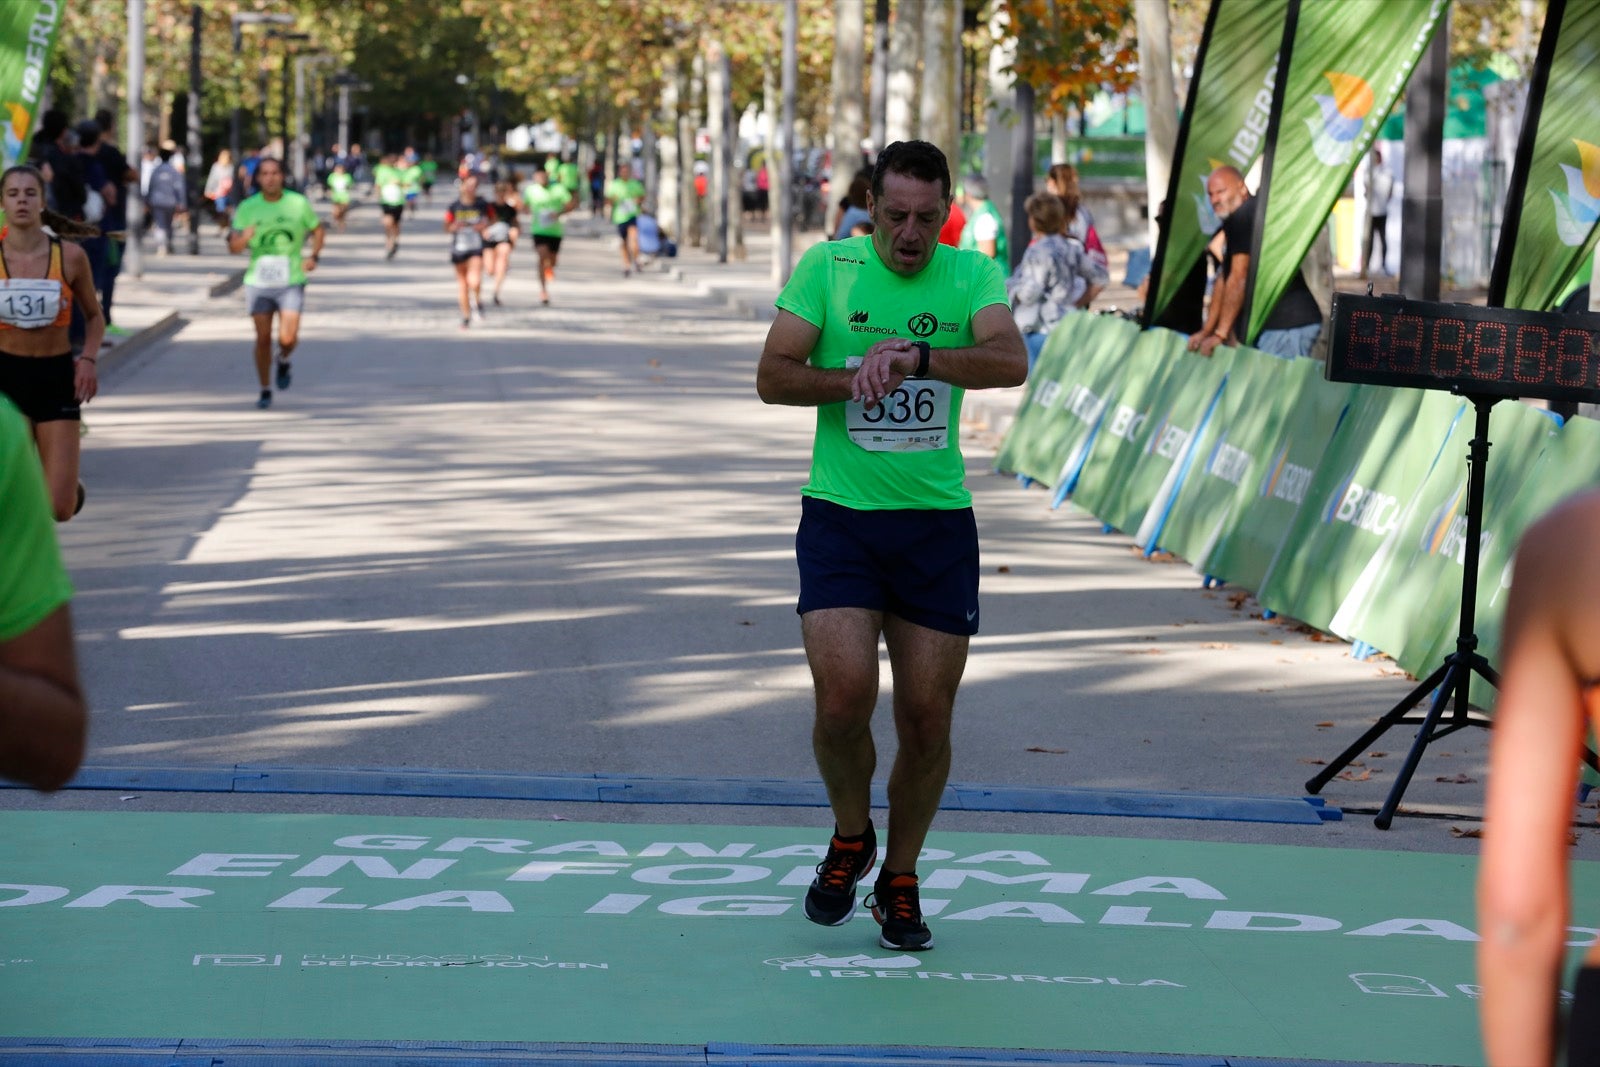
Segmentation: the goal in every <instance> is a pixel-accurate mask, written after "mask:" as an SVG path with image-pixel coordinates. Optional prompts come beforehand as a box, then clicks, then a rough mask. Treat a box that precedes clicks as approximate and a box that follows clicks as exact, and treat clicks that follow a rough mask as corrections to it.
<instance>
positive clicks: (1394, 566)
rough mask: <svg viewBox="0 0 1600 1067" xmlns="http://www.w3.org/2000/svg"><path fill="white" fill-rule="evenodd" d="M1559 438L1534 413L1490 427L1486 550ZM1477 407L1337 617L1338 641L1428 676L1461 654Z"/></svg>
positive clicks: (1548, 421)
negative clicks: (1450, 655)
mask: <svg viewBox="0 0 1600 1067" xmlns="http://www.w3.org/2000/svg"><path fill="white" fill-rule="evenodd" d="M1558 432H1559V427H1558V426H1557V424H1556V421H1555V420H1554V419H1552V418H1550V416H1549V415H1548V414H1547V413H1546V412H1543V411H1540V410H1538V409H1536V408H1532V407H1529V406H1528V405H1526V404H1518V403H1514V402H1513V403H1501V404H1497V405H1495V407H1494V409H1493V412H1492V414H1491V418H1490V425H1489V440H1490V441H1491V442H1493V447H1492V449H1491V451H1490V453H1489V457H1490V458H1489V463H1488V466H1487V469H1486V472H1485V474H1486V480H1485V485H1484V515H1485V518H1486V519H1487V520H1488V521H1486V523H1485V524H1484V527H1483V533H1482V536H1481V539H1480V540H1481V543H1482V544H1483V545H1484V546H1485V547H1487V546H1488V545H1489V544H1490V543H1492V542H1493V541H1495V540H1496V539H1498V538H1500V537H1502V536H1503V532H1502V530H1501V527H1500V526H1499V524H1498V522H1497V521H1496V517H1497V516H1498V515H1499V514H1500V513H1501V512H1502V511H1503V510H1504V509H1505V507H1506V505H1507V504H1508V503H1509V501H1510V499H1511V498H1512V497H1513V496H1515V495H1516V494H1517V492H1518V490H1519V488H1520V487H1521V486H1523V485H1524V484H1525V483H1527V482H1528V481H1529V480H1530V478H1531V477H1532V475H1533V471H1534V468H1535V466H1536V465H1537V464H1538V461H1539V457H1540V455H1541V454H1542V453H1543V452H1544V450H1545V447H1546V446H1547V445H1548V444H1549V443H1550V442H1551V441H1552V440H1553V439H1554V438H1555V436H1556V435H1557V433H1558ZM1472 434H1473V412H1472V410H1471V409H1470V408H1469V409H1468V410H1467V411H1466V412H1465V413H1464V414H1463V416H1462V418H1461V419H1460V420H1458V421H1457V422H1456V425H1455V428H1454V430H1452V432H1451V434H1450V438H1449V440H1448V441H1446V442H1445V446H1444V448H1443V450H1442V451H1441V452H1440V453H1439V461H1438V462H1437V463H1435V464H1434V465H1433V470H1431V471H1430V472H1429V473H1428V477H1427V478H1426V479H1424V480H1423V483H1422V485H1421V487H1419V488H1418V490H1417V493H1416V496H1415V497H1414V498H1413V499H1412V501H1411V504H1410V505H1409V507H1408V508H1407V509H1406V514H1405V516H1404V518H1402V519H1401V521H1400V526H1399V528H1398V529H1397V530H1396V531H1395V533H1394V536H1392V537H1391V538H1390V539H1389V541H1388V542H1387V543H1386V544H1385V545H1384V546H1383V549H1382V550H1381V551H1380V552H1379V553H1378V554H1377V555H1376V556H1375V557H1373V561H1372V563H1371V564H1370V565H1369V566H1368V568H1367V573H1366V574H1365V575H1363V579H1362V581H1361V582H1360V583H1359V585H1358V587H1357V589H1355V590H1354V591H1352V592H1351V594H1350V596H1348V597H1346V599H1345V603H1344V605H1343V606H1341V607H1340V609H1339V613H1338V615H1336V616H1335V617H1334V620H1333V625H1332V629H1333V632H1334V633H1337V634H1343V635H1345V636H1348V637H1352V638H1355V639H1357V640H1360V641H1364V642H1366V643H1367V644H1369V645H1372V646H1373V647H1374V648H1377V649H1381V650H1382V651H1384V652H1387V653H1388V654H1389V655H1390V656H1392V657H1394V660H1395V662H1396V663H1398V664H1399V665H1400V666H1401V667H1403V668H1404V669H1405V670H1407V671H1409V672H1410V673H1412V674H1415V675H1418V676H1422V675H1426V674H1427V673H1428V672H1430V671H1432V670H1433V668H1435V667H1437V666H1438V665H1439V663H1440V662H1443V656H1442V655H1441V656H1440V657H1439V659H1438V660H1437V661H1435V660H1434V659H1433V658H1432V657H1433V655H1434V650H1435V649H1437V648H1439V647H1440V646H1441V645H1446V646H1448V647H1449V648H1450V649H1452V650H1453V649H1454V646H1455V640H1456V633H1457V630H1458V625H1457V624H1458V621H1459V619H1460V615H1461V577H1462V573H1461V572H1462V564H1463V562H1464V561H1465V559H1466V548H1467V539H1466V535H1467V516H1466V510H1467V449H1468V444H1469V442H1470V441H1471V438H1472Z"/></svg>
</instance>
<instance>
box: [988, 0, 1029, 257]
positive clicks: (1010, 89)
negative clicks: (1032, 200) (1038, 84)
mask: <svg viewBox="0 0 1600 1067" xmlns="http://www.w3.org/2000/svg"><path fill="white" fill-rule="evenodd" d="M989 32H990V35H991V36H992V37H993V38H994V40H995V42H996V44H995V46H994V47H993V48H992V49H990V51H989V78H988V86H987V87H986V89H985V92H984V97H985V101H986V103H987V107H986V108H985V109H984V111H985V114H984V127H985V129H984V137H983V176H984V177H985V178H986V179H988V182H989V198H990V199H991V200H992V201H993V202H994V206H995V209H996V210H997V211H999V212H1000V217H1001V218H1002V219H1005V220H1006V231H1007V233H1009V234H1010V235H1011V237H1012V240H1011V242H1010V247H1011V248H1013V249H1015V248H1017V247H1018V245H1019V242H1018V240H1017V235H1018V234H1023V233H1027V232H1028V231H1027V221H1026V216H1023V223H1022V227H1023V228H1022V229H1020V230H1019V229H1017V212H1018V211H1019V210H1020V209H1021V207H1022V201H1023V200H1026V199H1027V197H1028V194H1027V193H1023V194H1022V196H1021V198H1020V199H1019V198H1018V197H1017V195H1016V190H1015V189H1014V188H1013V175H1014V174H1016V170H1017V160H1018V158H1019V153H1020V152H1021V151H1022V148H1021V146H1020V145H1019V144H1018V143H1017V137H1018V135H1019V134H1021V133H1023V132H1024V130H1023V127H1022V125H1021V123H1020V122H1019V120H1020V119H1021V118H1022V114H1021V111H1020V109H1019V108H1018V106H1017V105H1018V104H1019V103H1020V102H1021V101H1020V100H1019V97H1020V95H1021V94H1020V90H1021V88H1022V86H1021V84H1020V83H1019V82H1018V81H1017V79H1016V78H1015V77H1014V76H1013V75H1012V74H1011V72H1010V71H1008V70H1007V69H1006V68H1007V67H1009V66H1010V65H1011V61H1012V60H1013V59H1014V58H1015V57H1016V52H1017V39H1016V37H1015V36H1014V35H1012V34H1011V32H1010V23H1009V20H1008V19H1007V18H1006V13H1005V9H1004V8H1003V7H1001V6H1000V5H998V4H997V5H995V11H994V14H993V15H992V16H991V18H990V20H989ZM1032 103H1033V99H1032V95H1031V94H1030V95H1029V98H1028V104H1029V105H1030V108H1031V105H1032ZM1029 125H1030V127H1031V123H1030V124H1029ZM1029 150H1030V151H1031V150H1032V146H1031V145H1030V146H1029ZM1020 158H1022V159H1031V158H1032V157H1031V156H1020ZM1018 177H1021V178H1026V179H1028V180H1029V183H1030V185H1031V180H1032V172H1031V169H1025V170H1024V171H1023V172H1022V174H1021V175H1018ZM1030 192H1031V189H1030ZM1013 202H1014V203H1013ZM1008 266H1009V264H1008Z"/></svg>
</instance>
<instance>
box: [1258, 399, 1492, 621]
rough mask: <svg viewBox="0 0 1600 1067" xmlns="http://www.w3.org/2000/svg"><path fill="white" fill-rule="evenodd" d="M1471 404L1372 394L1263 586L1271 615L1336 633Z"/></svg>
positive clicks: (1332, 454)
mask: <svg viewBox="0 0 1600 1067" xmlns="http://www.w3.org/2000/svg"><path fill="white" fill-rule="evenodd" d="M1464 404H1465V401H1463V400H1462V399H1461V398H1460V397H1455V396H1451V395H1449V394H1448V393H1440V392H1423V391H1422V390H1417V389H1375V390H1367V391H1363V392H1362V394H1361V400H1360V402H1359V403H1358V404H1357V405H1356V406H1355V407H1354V408H1352V409H1351V417H1350V418H1348V419H1346V420H1345V422H1344V424H1343V425H1342V426H1340V427H1339V432H1338V434H1337V436H1336V438H1335V441H1334V443H1333V445H1332V446H1331V447H1329V449H1328V452H1327V454H1326V455H1325V456H1323V458H1322V466H1321V467H1320V468H1318V470H1317V473H1316V475H1315V476H1314V477H1313V478H1312V482H1311V490H1310V492H1309V493H1308V494H1307V496H1306V500H1305V504H1304V505H1303V506H1302V507H1301V508H1300V512H1299V514H1298V515H1296V516H1295V522H1294V526H1293V528H1292V529H1291V530H1290V531H1289V536H1288V538H1287V539H1286V540H1285V542H1284V544H1283V548H1282V550H1281V551H1280V552H1279V553H1278V558H1277V559H1275V560H1273V563H1272V567H1271V569H1270V570H1269V571H1268V572H1267V577H1266V580H1265V581H1264V582H1262V583H1261V590H1260V593H1259V599H1260V601H1261V603H1262V605H1263V606H1265V607H1267V608H1270V609H1272V610H1273V611H1275V612H1277V613H1278V614H1280V615H1288V616H1291V617H1293V618H1296V619H1299V620H1301V621H1302V622H1306V623H1310V624H1311V625H1312V626H1315V627H1316V628H1317V629H1319V630H1326V629H1328V628H1329V626H1331V625H1332V623H1333V617H1334V615H1335V613H1337V612H1338V610H1339V606H1340V605H1341V604H1343V603H1344V600H1345V597H1346V596H1348V595H1349V593H1350V591H1351V590H1352V589H1354V588H1355V586H1356V583H1357V582H1358V581H1359V580H1360V578H1361V575H1362V573H1363V572H1364V571H1365V570H1366V566H1367V564H1368V562H1370V561H1371V559H1372V557H1373V555H1374V554H1375V553H1376V552H1377V551H1378V550H1379V548H1380V547H1381V546H1382V545H1383V544H1384V543H1385V542H1386V541H1387V540H1388V539H1389V538H1390V537H1392V536H1393V535H1394V532H1395V530H1396V529H1398V527H1399V523H1400V518H1401V516H1403V515H1404V514H1405V512H1406V508H1407V506H1408V505H1409V504H1410V503H1411V499H1412V498H1413V497H1414V496H1415V495H1416V492H1417V488H1418V487H1419V486H1421V485H1422V481H1423V479H1424V478H1426V477H1427V475H1428V471H1430V470H1431V469H1432V468H1433V465H1434V462H1435V461H1436V460H1437V459H1438V457H1439V452H1440V449H1441V448H1442V447H1443V445H1444V442H1445V439H1446V438H1447V437H1448V436H1449V434H1450V430H1451V427H1452V426H1453V424H1454V423H1455V421H1456V419H1457V418H1458V417H1459V416H1460V414H1461V409H1462V407H1463V405H1464Z"/></svg>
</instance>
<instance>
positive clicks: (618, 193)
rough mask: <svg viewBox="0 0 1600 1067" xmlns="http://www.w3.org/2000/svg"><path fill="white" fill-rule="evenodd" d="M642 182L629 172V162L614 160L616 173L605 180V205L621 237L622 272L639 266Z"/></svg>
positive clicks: (626, 273) (627, 273)
mask: <svg viewBox="0 0 1600 1067" xmlns="http://www.w3.org/2000/svg"><path fill="white" fill-rule="evenodd" d="M644 193H645V189H644V182H641V181H639V180H638V179H636V178H635V177H634V176H633V165H632V164H629V163H619V164H617V176H616V177H615V178H613V179H611V180H610V181H608V182H606V188H605V199H606V209H607V210H608V211H610V212H611V222H612V223H613V224H614V225H615V226H616V227H617V236H618V237H620V238H621V239H622V276H623V277H624V278H626V277H627V276H628V275H630V274H632V273H633V272H634V271H636V270H638V269H639V228H638V218H639V207H640V205H642V204H643V203H644Z"/></svg>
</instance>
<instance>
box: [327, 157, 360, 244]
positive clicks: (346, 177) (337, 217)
mask: <svg viewBox="0 0 1600 1067" xmlns="http://www.w3.org/2000/svg"><path fill="white" fill-rule="evenodd" d="M355 183H356V180H355V179H354V178H352V177H350V172H349V171H347V170H345V169H344V162H343V161H342V160H341V161H340V162H338V163H335V164H334V165H333V173H332V174H330V175H328V199H329V200H330V201H332V202H333V227H334V229H336V230H338V231H339V232H340V233H343V232H344V217H345V216H346V215H348V214H349V213H350V187H351V186H352V185H354V184H355Z"/></svg>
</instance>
